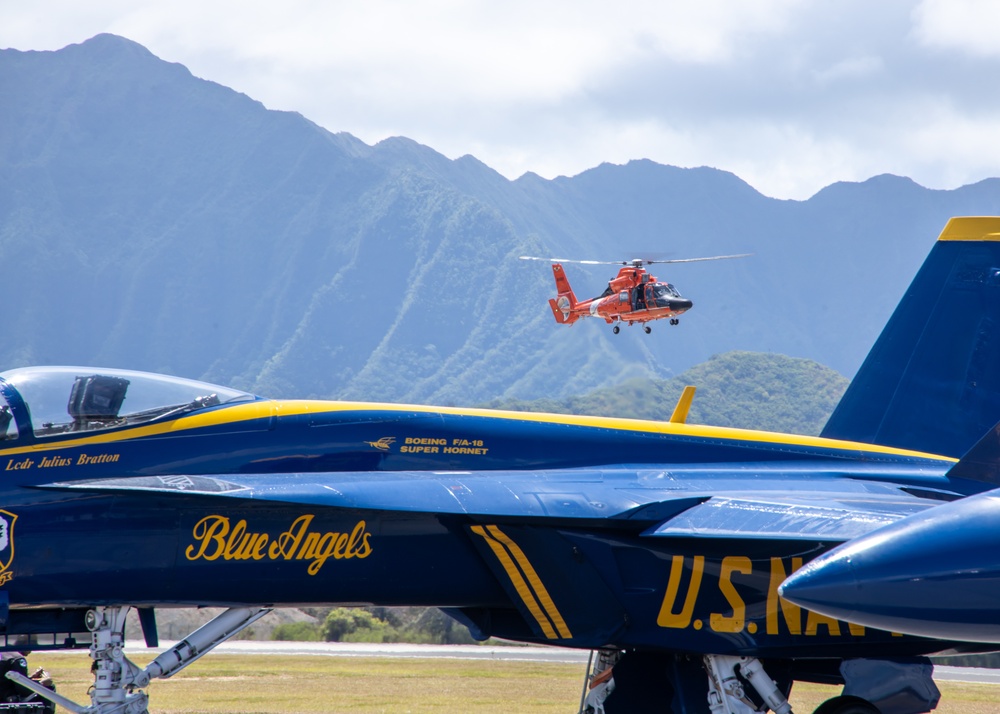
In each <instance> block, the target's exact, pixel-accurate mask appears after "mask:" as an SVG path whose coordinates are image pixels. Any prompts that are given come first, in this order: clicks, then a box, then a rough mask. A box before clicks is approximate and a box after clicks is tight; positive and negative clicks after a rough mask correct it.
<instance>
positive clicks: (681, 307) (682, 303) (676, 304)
mask: <svg viewBox="0 0 1000 714" xmlns="http://www.w3.org/2000/svg"><path fill="white" fill-rule="evenodd" d="M692 307H694V303H693V302H691V301H690V300H688V299H687V298H680V299H674V300H671V301H670V309H671V310H673V311H674V312H676V313H678V314H679V313H682V312H687V311H688V310H690V309H691V308H692Z"/></svg>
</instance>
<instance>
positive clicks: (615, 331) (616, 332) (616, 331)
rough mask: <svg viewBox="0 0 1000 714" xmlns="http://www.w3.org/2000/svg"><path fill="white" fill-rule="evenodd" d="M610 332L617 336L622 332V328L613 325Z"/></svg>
mask: <svg viewBox="0 0 1000 714" xmlns="http://www.w3.org/2000/svg"><path fill="white" fill-rule="evenodd" d="M611 331H612V332H613V333H615V334H616V335H617V334H618V333H619V332H621V331H622V328H621V327H619V326H618V325H615V326H614V327H612V328H611Z"/></svg>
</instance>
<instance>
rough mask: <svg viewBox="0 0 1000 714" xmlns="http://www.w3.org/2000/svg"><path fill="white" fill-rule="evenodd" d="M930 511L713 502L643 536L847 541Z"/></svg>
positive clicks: (869, 504) (807, 499)
mask: <svg viewBox="0 0 1000 714" xmlns="http://www.w3.org/2000/svg"><path fill="white" fill-rule="evenodd" d="M933 505H940V502H939V501H933V500H929V499H924V498H914V497H912V496H908V495H906V494H900V495H898V496H897V495H894V494H877V495H876V494H867V495H864V496H859V495H851V496H847V497H843V496H842V497H834V498H831V497H830V495H829V494H813V495H811V496H810V495H803V496H790V497H789V496H781V495H779V494H766V493H761V494H747V495H743V496H713V497H711V498H709V499H708V500H706V501H704V502H702V503H699V504H698V505H696V506H693V507H691V508H689V509H688V510H686V511H684V512H683V513H680V514H679V515H677V516H675V517H673V518H671V519H669V520H667V521H664V522H663V523H660V524H659V525H657V526H655V527H654V528H650V529H649V530H647V531H646V532H644V533H643V535H645V536H656V537H688V538H692V537H694V538H741V539H743V538H766V539H784V540H810V541H825V542H829V541H846V540H850V539H851V538H856V537H857V536H859V535H863V534H866V533H869V532H870V531H873V530H875V529H876V528H881V527H882V526H884V525H888V524H890V523H895V522H896V521H898V520H900V519H901V518H904V517H905V516H908V515H910V514H913V513H919V512H920V511H923V510H925V509H927V508H929V507H930V506H933Z"/></svg>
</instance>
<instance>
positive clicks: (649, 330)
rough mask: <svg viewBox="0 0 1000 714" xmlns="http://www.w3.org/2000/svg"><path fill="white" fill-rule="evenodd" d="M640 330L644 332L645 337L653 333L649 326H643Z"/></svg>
mask: <svg viewBox="0 0 1000 714" xmlns="http://www.w3.org/2000/svg"><path fill="white" fill-rule="evenodd" d="M642 329H643V330H645V331H646V334H647V335H648V334H649V333H650V332H652V331H653V328H652V327H650V326H649V325H643V327H642Z"/></svg>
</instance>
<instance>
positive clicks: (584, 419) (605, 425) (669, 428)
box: [0, 400, 957, 463]
mask: <svg viewBox="0 0 1000 714" xmlns="http://www.w3.org/2000/svg"><path fill="white" fill-rule="evenodd" d="M345 412H385V413H386V417H387V418H391V417H390V415H393V414H399V413H410V414H428V415H433V414H441V415H448V416H468V417H484V418H490V419H502V420H508V421H521V422H532V423H539V424H560V425H566V426H582V427H590V428H594V429H612V430H618V431H628V432H642V433H647V434H669V435H673V436H678V437H688V438H695V439H706V440H717V441H732V442H744V443H747V442H749V443H760V444H769V445H773V446H777V447H781V446H797V447H807V448H814V449H831V450H835V451H851V452H863V453H866V454H872V455H886V456H902V457H909V458H919V459H933V460H937V461H942V462H948V463H954V462H956V461H957V459H952V458H948V457H944V456H939V455H936V454H928V453H924V452H921V451H910V450H908V449H896V448H893V447H889V446H878V445H875V444H863V443H861V442H855V441H839V440H837V439H824V438H821V437H818V436H802V435H799V434H779V433H774V432H768V431H755V430H750V429H733V428H729V427H719V426H701V425H697V424H681V423H676V422H675V423H671V422H660V421H647V420H641V419H622V418H617V417H595V416H575V415H570V414H547V413H541V412H514V411H500V410H492V409H467V408H461V407H431V406H424V405H420V404H386V403H369V402H335V401H321V400H289V401H269V400H262V401H257V402H248V403H245V404H234V405H232V406H229V407H223V408H221V409H212V410H209V411H204V412H197V413H194V414H189V415H186V416H182V417H180V418H179V419H175V420H172V421H167V422H163V423H158V424H149V425H146V426H137V427H133V428H130V429H124V430H115V429H111V430H108V431H103V432H99V433H93V434H89V435H87V436H81V437H79V438H75V439H67V440H58V441H57V440H53V441H52V442H46V441H45V440H42V441H40V442H36V443H35V444H32V445H30V446H14V445H13V444H12V446H11V448H7V449H0V454H18V453H36V452H38V451H51V450H56V449H71V448H78V447H82V446H90V445H92V444H108V443H115V442H121V441H132V440H135V439H143V438H147V437H157V436H165V435H168V434H169V435H177V436H180V435H183V434H186V433H190V432H192V431H197V430H198V429H207V428H212V427H220V426H225V425H226V424H237V423H239V422H244V421H251V420H254V419H264V418H269V417H271V416H274V417H277V418H278V419H281V418H282V417H293V416H304V415H308V414H312V415H317V416H319V415H323V414H339V413H345ZM14 443H16V442H14Z"/></svg>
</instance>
